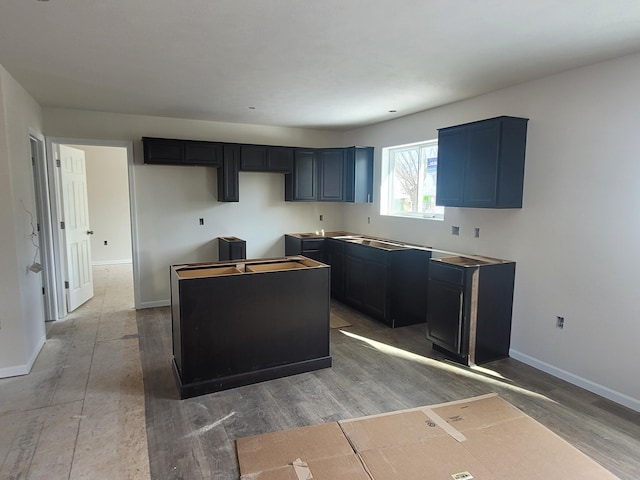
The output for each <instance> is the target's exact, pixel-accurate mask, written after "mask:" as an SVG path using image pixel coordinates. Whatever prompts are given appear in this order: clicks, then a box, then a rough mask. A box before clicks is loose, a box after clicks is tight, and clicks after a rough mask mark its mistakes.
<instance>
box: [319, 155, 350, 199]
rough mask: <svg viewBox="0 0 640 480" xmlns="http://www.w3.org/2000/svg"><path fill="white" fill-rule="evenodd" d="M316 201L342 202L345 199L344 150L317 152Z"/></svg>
mask: <svg viewBox="0 0 640 480" xmlns="http://www.w3.org/2000/svg"><path fill="white" fill-rule="evenodd" d="M317 155H318V159H317V162H318V183H319V185H318V200H320V201H322V202H342V201H344V198H345V167H346V165H345V149H344V148H328V149H322V150H319V151H318V154H317Z"/></svg>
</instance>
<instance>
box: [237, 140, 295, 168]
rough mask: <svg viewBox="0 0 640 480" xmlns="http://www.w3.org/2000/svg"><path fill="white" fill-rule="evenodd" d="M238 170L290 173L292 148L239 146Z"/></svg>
mask: <svg viewBox="0 0 640 480" xmlns="http://www.w3.org/2000/svg"><path fill="white" fill-rule="evenodd" d="M240 170H242V171H245V172H280V173H291V172H292V171H293V148H291V147H271V146H266V145H241V146H240Z"/></svg>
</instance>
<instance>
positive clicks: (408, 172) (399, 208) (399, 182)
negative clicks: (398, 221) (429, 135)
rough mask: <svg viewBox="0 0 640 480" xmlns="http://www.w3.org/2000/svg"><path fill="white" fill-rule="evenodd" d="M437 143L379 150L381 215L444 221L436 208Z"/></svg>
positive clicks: (432, 141)
mask: <svg viewBox="0 0 640 480" xmlns="http://www.w3.org/2000/svg"><path fill="white" fill-rule="evenodd" d="M437 170H438V141H437V140H431V141H428V142H420V143H414V144H411V145H401V146H397V147H389V148H384V149H383V150H382V187H381V190H382V191H381V195H380V199H381V211H380V213H381V214H382V215H394V216H400V217H417V218H434V219H439V220H442V219H443V218H444V207H438V206H436V177H437Z"/></svg>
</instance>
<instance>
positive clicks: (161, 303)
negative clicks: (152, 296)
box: [136, 300, 171, 310]
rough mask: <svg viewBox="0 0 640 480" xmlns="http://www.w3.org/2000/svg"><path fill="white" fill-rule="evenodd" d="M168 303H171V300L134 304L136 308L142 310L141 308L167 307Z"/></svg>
mask: <svg viewBox="0 0 640 480" xmlns="http://www.w3.org/2000/svg"><path fill="white" fill-rule="evenodd" d="M169 305H171V300H156V301H154V302H141V303H140V305H136V310H142V309H143V308H156V307H168V306H169Z"/></svg>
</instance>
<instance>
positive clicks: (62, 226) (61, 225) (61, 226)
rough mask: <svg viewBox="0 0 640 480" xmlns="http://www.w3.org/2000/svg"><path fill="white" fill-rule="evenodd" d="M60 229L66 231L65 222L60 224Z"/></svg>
mask: <svg viewBox="0 0 640 480" xmlns="http://www.w3.org/2000/svg"><path fill="white" fill-rule="evenodd" d="M60 229H61V230H64V222H60Z"/></svg>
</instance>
